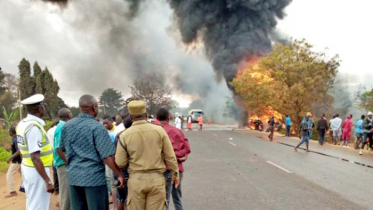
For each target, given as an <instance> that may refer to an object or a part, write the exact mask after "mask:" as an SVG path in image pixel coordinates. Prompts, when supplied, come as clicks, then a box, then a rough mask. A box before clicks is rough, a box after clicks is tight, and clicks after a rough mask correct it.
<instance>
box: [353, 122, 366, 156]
mask: <svg viewBox="0 0 373 210" xmlns="http://www.w3.org/2000/svg"><path fill="white" fill-rule="evenodd" d="M364 120H365V115H361V119H360V120H358V121H357V122H356V129H355V133H356V143H355V148H356V149H358V148H360V144H361V143H362V142H363V135H364V134H363V129H364V128H363V124H364ZM359 154H360V155H362V154H363V149H360V152H359Z"/></svg>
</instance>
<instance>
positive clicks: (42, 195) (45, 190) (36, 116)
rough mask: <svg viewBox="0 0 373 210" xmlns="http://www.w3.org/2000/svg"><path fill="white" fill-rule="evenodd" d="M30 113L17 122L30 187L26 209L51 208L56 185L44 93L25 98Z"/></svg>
mask: <svg viewBox="0 0 373 210" xmlns="http://www.w3.org/2000/svg"><path fill="white" fill-rule="evenodd" d="M21 103H22V104H23V105H26V109H27V111H28V115H27V117H26V118H25V119H23V120H22V121H21V122H19V123H18V125H17V129H16V130H17V142H18V148H19V150H20V152H21V154H22V166H21V169H22V179H23V185H24V187H25V189H26V210H36V209H37V210H48V209H49V200H50V193H53V192H54V186H53V184H52V182H51V180H50V178H49V176H50V167H51V166H52V164H53V151H52V144H51V142H50V139H48V137H47V133H46V132H45V130H44V126H45V122H44V120H42V119H41V118H42V117H43V116H44V113H45V107H44V96H43V95H41V94H36V95H33V96H31V97H29V98H27V99H25V100H23V101H21Z"/></svg>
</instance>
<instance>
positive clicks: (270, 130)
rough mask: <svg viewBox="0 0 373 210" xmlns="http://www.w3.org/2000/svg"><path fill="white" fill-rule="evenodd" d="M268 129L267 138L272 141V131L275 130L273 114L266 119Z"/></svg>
mask: <svg viewBox="0 0 373 210" xmlns="http://www.w3.org/2000/svg"><path fill="white" fill-rule="evenodd" d="M268 130H269V135H268V138H269V140H270V141H272V140H273V133H274V132H275V117H274V116H272V117H271V118H270V119H269V121H268Z"/></svg>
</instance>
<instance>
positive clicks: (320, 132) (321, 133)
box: [318, 129, 326, 144]
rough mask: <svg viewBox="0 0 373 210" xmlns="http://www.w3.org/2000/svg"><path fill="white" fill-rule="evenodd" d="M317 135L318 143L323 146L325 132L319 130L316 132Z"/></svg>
mask: <svg viewBox="0 0 373 210" xmlns="http://www.w3.org/2000/svg"><path fill="white" fill-rule="evenodd" d="M318 133H319V143H320V144H324V142H325V137H326V130H325V129H320V130H318Z"/></svg>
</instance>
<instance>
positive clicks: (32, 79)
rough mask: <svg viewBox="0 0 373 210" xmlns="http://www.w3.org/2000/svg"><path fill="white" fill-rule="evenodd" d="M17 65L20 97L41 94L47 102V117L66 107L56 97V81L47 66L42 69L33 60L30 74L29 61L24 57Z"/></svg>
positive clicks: (57, 90) (57, 89) (58, 88)
mask: <svg viewBox="0 0 373 210" xmlns="http://www.w3.org/2000/svg"><path fill="white" fill-rule="evenodd" d="M18 67H19V75H20V78H19V91H20V94H21V99H25V98H27V97H29V96H32V95H34V94H36V93H41V94H43V95H44V96H45V102H46V103H47V107H46V108H47V117H48V118H49V119H52V118H53V117H54V116H56V115H57V112H58V110H59V109H60V108H63V107H66V104H65V103H64V101H63V100H62V99H61V98H59V97H58V92H59V90H60V87H59V85H58V82H57V80H55V79H54V78H53V75H52V74H51V73H50V72H49V70H48V68H47V67H45V69H44V70H42V69H41V68H40V66H39V64H38V62H35V63H34V65H33V75H32V74H31V65H30V62H29V61H28V60H26V59H25V58H23V59H22V60H21V62H20V64H19V66H18Z"/></svg>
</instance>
